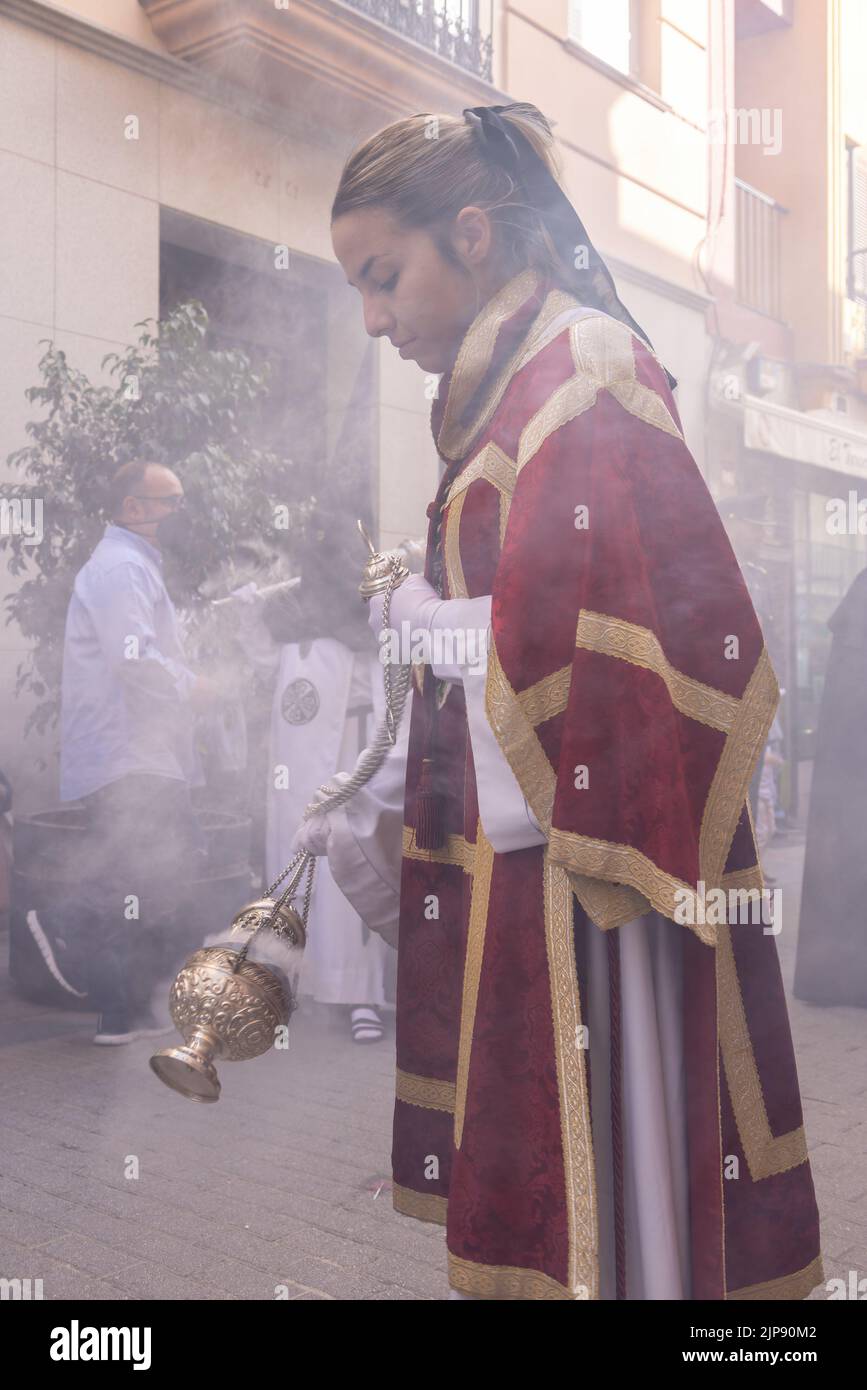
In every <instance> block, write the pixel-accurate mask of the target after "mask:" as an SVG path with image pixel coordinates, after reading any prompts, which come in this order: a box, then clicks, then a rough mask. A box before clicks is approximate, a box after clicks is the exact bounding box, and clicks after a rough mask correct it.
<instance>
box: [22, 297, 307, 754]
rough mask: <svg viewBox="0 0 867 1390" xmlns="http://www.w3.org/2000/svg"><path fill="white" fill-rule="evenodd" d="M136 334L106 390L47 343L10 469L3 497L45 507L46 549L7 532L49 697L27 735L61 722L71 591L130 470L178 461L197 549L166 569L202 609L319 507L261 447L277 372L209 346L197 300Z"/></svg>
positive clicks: (37, 670)
mask: <svg viewBox="0 0 867 1390" xmlns="http://www.w3.org/2000/svg"><path fill="white" fill-rule="evenodd" d="M135 327H136V328H140V329H142V330H143V331H142V333H141V335H140V337H139V339H138V341H137V343H136V345H135V346H131V347H129V348H127V350H126V351H125V352H124V353H122V354H118V353H108V354H107V355H106V356H105V357H104V358H103V359H102V365H103V367H105V366H106V365H108V374H109V376H110V377H111V378H112V381H111V383H110V384H103V385H94V384H93V383H92V382H91V381H90V380H89V379H88V377H87V376H86V375H85V373H84V372H81V371H79V370H77V369H76V368H75V367H73V366H72V365H71V364H70V362H69V361H68V359H67V356H66V353H65V352H63V351H60V350H59V349H57V348H56V347H55V346H54V344H53V342H50V341H48V340H45V339H43V341H48V347H47V349H46V351H45V353H44V355H43V357H42V359H41V361H40V363H39V370H40V374H41V378H42V384H41V385H39V386H33V387H30V388H29V389H28V390H27V392H26V393H25V394H26V396H27V398H28V400H29V401H31V402H32V403H33V404H36V405H39V406H40V407H42V408H43V409H42V417H41V418H40V419H39V420H38V421H33V422H30V423H29V424H28V425H27V434H28V436H29V438H30V439H31V441H32V442H31V443H30V444H28V445H26V446H25V447H24V448H21V449H18V450H16V451H15V452H14V453H12V454H11V455H10V456H9V458H8V461H7V462H8V465H9V467H10V468H12V469H13V470H16V471H18V472H20V474H21V481H20V482H16V483H14V484H13V485H11V486H8V485H7V486H6V487H4V489H3V495H4V498H5V499H7V500H8V501H9V502H12V503H13V504H14V502H15V500H16V499H19V500H20V501H21V502H25V501H26V500H27V499H30V501H31V503H32V502H33V501H39V502H41V504H42V537H41V540H40V542H39V543H38V544H33V543H32V540H31V539H29V538H28V537H27V536H26V535H23V534H14V533H13V534H4V535H0V548H2V549H3V550H4V551H5V552H6V556H7V563H8V567H9V570H10V572H11V574H13V575H15V576H23V578H22V582H21V583H20V585H19V586H18V587H17V589H16V591H15V592H14V593H12V594H10V595H8V596H7V598H6V600H5V603H6V608H7V619H6V621H7V623H12V622H14V623H16V624H17V625H18V627H19V628H20V630H21V632H22V634H23V635H24V637H25V638H26V639H27V640H28V642H29V644H30V646H29V650H28V652H27V654H26V656H25V658H24V659H23V661H22V662H21V663H20V665H19V667H18V673H17V682H16V694H19V693H21V692H22V691H26V692H28V693H29V694H30V695H31V696H32V697H34V698H35V700H36V701H37V703H36V704H35V705H34V708H33V710H32V711H31V712H30V714H29V717H28V719H27V723H26V726H25V728H26V731H28V732H29V731H30V730H31V729H36V730H37V731H38V732H43V731H45V730H46V729H47V728H50V727H51V726H52V725H53V724H54V723H55V722H56V719H57V716H58V713H59V704H60V678H61V661H62V654H63V632H64V625H65V620H66V610H67V606H68V603H69V598H70V594H71V592H72V585H73V582H74V579H75V575H76V573H77V571H78V570H79V569H80V568H81V566H82V565H83V564H84V563H85V561H86V560H87V559H88V557H89V556H90V554H91V552H92V550H93V548H94V546H95V545H96V544H97V542H98V541H99V539H100V537H101V535H102V533H103V529H104V526H105V523H106V521H107V520H108V517H107V515H106V512H105V509H104V508H105V498H106V485H107V483H108V481H109V479H110V478H111V477H112V475H113V474H114V473H115V472H116V470H117V469H118V468H120V467H121V465H122V464H124V463H127V462H129V461H131V460H133V459H147V460H151V461H154V462H158V463H164V464H167V465H168V466H169V467H171V468H173V469H174V471H175V472H176V473H177V474H178V476H179V477H180V479H181V481H182V483H183V485H184V491H185V493H186V495H187V498H188V503H189V505H188V512H189V545H188V548H187V551H186V553H185V555H184V556H183V557H182V558H181V560H180V561H179V562H176V563H174V564H172V565H171V566H169V565H167V567H166V568H167V582H168V584H169V588H170V590H171V592H172V597H173V599H174V600H175V602H176V603H178V604H179V605H181V606H183V607H185V608H187V609H192V610H193V611H194V612H195V611H196V610H197V609H198V610H200V611H203V610H204V606H205V603H206V599H205V598H204V597H203V596H202V594H201V593H200V588H201V586H202V585H203V584H204V583H205V581H206V579H207V578H208V576H209V575H214V574H216V573H222V574H231V572H232V566H233V555H234V553H235V551H236V549H237V547H238V545H239V543H241V542H247V543H252V544H253V545H254V546H255V545H256V544H257V543H259V544H261V545H262V546H264V547H266V548H270V549H271V550H276V551H279V550H280V549H281V547H285V546H286V545H287V542H288V540H289V538H290V537H291V535H292V533H293V531H294V530H295V529H296V528H297V527H303V524H304V520H305V517H306V516H307V515H308V514H309V510H310V506H311V502H312V499H310V498H309V497H308V496H305V495H303V479H302V478H301V477H300V476H299V471H298V469H297V468H296V466H295V465H294V464H293V463H292V461H291V460H290V459H289V458H287V457H282V456H280V455H279V454H277V453H275V452H273V451H270V450H265V449H261V448H258V447H256V445H255V443H254V442H253V441H254V439H255V436H256V420H257V415H258V413H259V412H260V411H261V409H262V406H263V404H264V401H265V399H266V397H267V395H268V391H269V369H268V364H267V363H263V364H261V365H257V364H254V363H253V362H252V361H251V359H250V357H249V355H248V354H247V353H246V352H245V351H243V350H240V349H230V350H226V349H220V348H218V347H215V346H212V345H210V343H209V341H208V338H209V333H208V315H207V311H206V310H205V308H204V306H203V305H202V304H201V303H200V302H199V301H197V300H190V301H188V302H187V303H184V304H181V305H179V306H178V307H177V308H176V309H174V310H173V311H172V312H171V314H169V315H168V316H167V317H166V318H165V319H164V320H162V321H160V322H159V323H157V322H156V321H155V320H153V319H146V320H144V321H142V322H141V323H138V324H136V325H135ZM278 506H279V507H280V508H281V509H282V512H281V515H280V525H279V526H275V508H276V507H278ZM5 529H9V528H5ZM12 529H13V532H14V528H12Z"/></svg>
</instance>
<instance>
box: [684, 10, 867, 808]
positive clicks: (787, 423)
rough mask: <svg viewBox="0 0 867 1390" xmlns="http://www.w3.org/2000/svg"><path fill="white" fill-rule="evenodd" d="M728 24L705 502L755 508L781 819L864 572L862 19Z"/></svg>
mask: <svg viewBox="0 0 867 1390" xmlns="http://www.w3.org/2000/svg"><path fill="white" fill-rule="evenodd" d="M732 18H733V21H734V54H733V59H734V61H733V63H732V67H731V80H730V95H729V100H728V101H727V103H726V111H725V113H724V119H723V120H722V121H721V122H720V127H719V130H718V132H717V139H716V141H715V142H713V141H712V144H711V151H712V154H715V155H716V166H717V174H716V181H717V183H718V184H719V188H720V197H719V202H718V204H717V207H718V214H717V219H716V223H715V226H714V229H713V235H714V240H715V256H714V265H713V273H712V276H711V284H712V289H713V293H714V306H713V311H712V313H711V314H710V315H709V333H710V337H711V343H712V347H711V369H710V373H709V383H708V387H709V389H708V401H709V440H710V445H709V451H708V460H707V474H708V480H709V482H710V484H711V487H712V490H713V491H714V493H715V495H716V496H717V497H718V499H721V498H724V497H725V496H726V494H728V493H738V494H757V495H760V496H761V497H763V498H764V520H765V522H766V525H765V526H764V528H759V527H757V528H756V533H755V536H756V539H755V543H754V546H753V554H752V557H751V559H752V562H753V564H754V566H755V567H756V568H757V569H758V570H759V571H760V573H761V574H762V576H763V587H764V591H765V595H766V606H767V609H768V613H767V628H766V632H767V636H768V642H769V646H770V648H771V651H772V655H773V659H774V664H775V666H776V669H777V671H778V674H779V676H780V683H781V686H782V687H783V688H784V691H785V694H784V699H783V702H782V706H781V718H782V723H783V727H784V731H785V736H786V753H787V768H786V777H785V782H784V799H785V805H786V807H787V809H788V811H789V813H790V814H791V815H792V816H794V815H796V814H797V815H800V814H803V811H804V805H803V795H802V794H801V795H800V796H799V780H800V779H799V772H805V771H808V766H806V765H808V764H809V760H810V758H811V757H812V753H813V750H814V745H815V734H816V724H817V716H818V709H819V701H820V697H821V691H822V683H823V678H824V672H825V666H826V663H827V657H828V650H829V647H830V631H829V629H828V627H827V620H828V618H829V617H830V616H831V614H832V613H833V611H834V609H835V608H836V606H837V604H838V603H839V601H840V599H841V598H842V596H843V594H844V593H845V591H846V589H847V588H848V587H849V585H850V584H851V582H852V580H853V579H854V578H855V575H856V574H857V573H858V572H859V571H860V570H861V569H863V568H864V566H865V564H867V535H865V532H867V518H864V519H863V520H862V522H861V526H860V527H859V524H858V520H859V513H858V501H859V500H860V495H861V494H864V495H865V496H867V492H865V483H864V480H865V476H867V475H865V463H867V339H865V303H867V295H865V286H867V254H865V247H867V230H865V227H867V215H865V214H867V163H865V157H864V155H865V152H867V92H865V85H864V80H863V64H864V54H865V52H867V12H865V9H864V6H863V5H860V4H859V3H858V0H854V3H853V2H852V0H810V3H809V4H807V3H804V0H737V3H736V4H735V7H734V13H733V16H732ZM850 494H853V495H854V496H850ZM864 510H867V503H865V507H864ZM853 522H854V524H853Z"/></svg>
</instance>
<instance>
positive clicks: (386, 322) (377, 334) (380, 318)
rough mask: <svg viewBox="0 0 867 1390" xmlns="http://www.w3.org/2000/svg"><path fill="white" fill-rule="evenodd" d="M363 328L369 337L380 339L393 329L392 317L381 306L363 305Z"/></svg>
mask: <svg viewBox="0 0 867 1390" xmlns="http://www.w3.org/2000/svg"><path fill="white" fill-rule="evenodd" d="M364 328H365V331H366V333H367V334H368V336H369V337H371V338H382V337H384V336H385V335H386V334H387V333H390V332H391V331H392V330H393V329H394V315H393V314H389V313H388V312H387V311H386V310H385V309H383V308H382V306H381V305H376V304H365V306H364Z"/></svg>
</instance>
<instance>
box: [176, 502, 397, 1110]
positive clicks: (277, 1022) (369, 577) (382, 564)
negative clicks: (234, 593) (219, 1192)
mask: <svg viewBox="0 0 867 1390" xmlns="http://www.w3.org/2000/svg"><path fill="white" fill-rule="evenodd" d="M358 529H359V530H360V532H361V534H362V536H363V537H364V539H365V541H366V542H367V546H368V549H369V551H370V555H369V557H368V560H367V564H366V565H365V569H364V577H363V579H362V582H361V585H360V586H359V592H360V593H361V595H362V597H363V598H365V599H370V598H372V597H373V596H374V594H384V595H385V603H384V606H383V615H382V621H383V627H384V628H386V627H388V624H389V608H390V603H391V595H392V592H393V591H394V589H395V588H396V587H397V585H398V584H401V583H403V581H404V579H406V577H407V576H408V574H409V569H408V568H407V566H406V565H405V564H404V563H403V561H402V560H401V558H400V552H393V553H389V552H380V551H377V550H376V549H375V548H374V545H373V542H372V541H371V539H370V537H369V536H368V534H367V531H366V530H365V528H364V526H363V524H362V523H361V522H360V521H359V523H358ZM383 672H384V680H385V702H386V717H385V720H384V721H383V723H382V725H381V726H380V728H379V729H378V730H377V733H376V737H375V738H374V741H373V743H372V744H371V745H370V747H369V748H366V749H365V750H364V752H363V753H362V754H361V756H360V758H359V759H358V762H357V764H356V766H355V769H354V771H353V772H352V773H351V774H350V775H349V776H348V777H344V778H343V779H342V780H341V781H340V784H339V786H337V787H333V786H329V785H327V784H326V785H324V786H322V787H320V788H319V791H318V792H317V794H316V797H315V798H314V800H313V801H312V802H311V803H310V805H309V806H308V807H307V808H306V809H305V811H304V819H305V820H307V819H309V817H310V816H313V815H317V814H321V813H327V812H328V811H331V810H334V809H335V808H336V807H338V806H342V805H343V804H344V802H346V801H348V800H349V799H350V797H352V796H354V794H355V792H356V791H358V789H359V787H362V786H364V784H365V783H366V782H369V781H370V778H371V777H372V776H373V774H374V773H375V772H376V771H377V770H378V768H379V767H381V766H382V763H383V761H384V759H385V756H386V754H387V753H388V750H389V748H390V747H391V746H392V744H393V743H394V742H395V739H396V737H397V728H398V724H399V723H400V718H401V715H402V713H403V707H404V704H405V703H406V695H407V691H408V689H409V680H410V672H411V668H410V667H409V666H399V667H396V668H394V672H393V670H392V667H391V666H389V665H385V666H384V667H383ZM315 868H316V859H315V857H314V856H313V855H312V854H309V853H308V852H307V851H306V850H299V852H298V853H297V854H296V855H295V856H294V858H293V859H292V860H291V862H290V863H289V864H287V866H286V868H285V869H284V870H283V872H282V873H281V874H280V876H279V878H277V879H276V880H275V881H274V883H272V884H271V887H270V888H269V889H268V890H267V892H266V893H265V894H264V896H263V897H261V898H257V899H256V901H255V902H252V903H248V904H247V906H246V907H243V908H242V909H241V911H240V912H239V913H238V914H237V915H236V916H235V918H234V920H233V922H232V926H231V935H232V936H243V937H244V938H245V940H244V942H243V944H242V945H241V946H240V948H236V947H235V946H234V945H233V943H231V942H225V943H221V944H218V945H213V946H203V947H202V948H201V949H200V950H198V951H194V952H193V954H192V955H191V956H190V958H189V960H188V961H187V962H186V964H185V965H184V967H183V968H182V969H181V970H180V972H179V973H178V976H177V978H176V979H175V981H174V984H173V985H172V988H171V993H170V995H169V1010H170V1012H171V1016H172V1020H173V1022H174V1024H175V1026H176V1028H177V1029H178V1032H179V1033H180V1034H181V1035H182V1037H183V1039H184V1046H183V1047H167V1048H163V1049H162V1050H161V1051H159V1052H156V1053H155V1054H154V1055H153V1057H151V1059H150V1064H151V1068H152V1069H153V1071H154V1072H155V1073H156V1075H157V1076H158V1077H159V1078H160V1080H161V1081H164V1082H165V1084H166V1085H167V1086H170V1087H171V1088H172V1090H174V1091H178V1092H180V1094H181V1095H182V1096H186V1097H187V1099H188V1100H196V1101H202V1102H213V1101H216V1100H219V1097H220V1081H219V1078H218V1077H217V1069H216V1065H215V1062H216V1060H217V1058H220V1059H222V1060H224V1061H227V1062H240V1061H246V1060H247V1058H250V1057H258V1056H260V1055H261V1054H262V1053H263V1052H267V1051H268V1049H269V1048H270V1047H271V1046H272V1044H273V1043H274V1040H275V1033H276V1029H277V1028H278V1027H280V1026H281V1025H284V1026H285V1025H286V1024H288V1022H289V1019H290V1017H291V1014H292V1012H293V1010H294V1008H295V989H296V986H297V980H298V975H299V973H300V961H301V954H302V952H303V950H304V946H305V944H306V942H307V918H308V914H309V911H310V898H311V894H312V892H313V875H314V871H315ZM305 874H306V875H307V881H306V885H305V889H304V897H303V900H302V904H301V908H300V911H299V910H298V909H297V908H296V907H294V906H293V905H292V900H293V898H294V896H295V894H296V893H297V891H298V888H299V885H300V883H301V880H302V879H303V878H304V875H305ZM287 876H289V882H288V884H287V886H286V887H285V888H284V889H283V890H282V892H281V893H280V895H279V897H275V896H274V894H275V893H276V891H277V888H278V887H279V885H280V884H281V883H282V882H283V880H284V879H285V878H286V877H287ZM255 941H259V942H260V943H261V944H262V945H263V947H264V948H267V951H268V954H269V956H270V958H271V961H270V962H269V964H267V965H266V964H263V963H262V962H260V961H256V960H250V959H249V955H248V953H249V950H250V947H251V946H252V945H253V943H254V942H255ZM275 951H276V952H277V953H279V960H280V964H279V966H278V967H277V968H272V964H274V965H276V962H275V961H274V955H275ZM281 973H282V974H283V975H284V977H285V978H286V979H287V980H288V983H289V988H288V989H287V987H286V985H285V984H284V981H283V980H282V979H281V978H280V974H281Z"/></svg>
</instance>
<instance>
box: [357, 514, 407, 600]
mask: <svg viewBox="0 0 867 1390" xmlns="http://www.w3.org/2000/svg"><path fill="white" fill-rule="evenodd" d="M358 529H359V531H360V532H361V534H362V536H363V537H364V540H365V542H366V543H367V548H368V550H369V551H370V554H369V555H368V557H367V563H366V565H365V566H364V575H363V576H362V580H361V583H360V584H359V586H358V592H359V593H360V594H361V597H362V598H363V599H364V600H365V601H366V600H367V599H371V598H373V596H374V594H384V593H385V591H386V590H387V589H396V588H397V586H398V584H402V583H403V581H404V580H405V579H406V578H407V576H408V575H409V570H408V569H407V567H406V565H405V564H404V563H403V561H402V560H401V558H400V552H399V551H388V550H377V549H376V547H375V545H374V544H373V541H372V540H371V539H370V536H369V535H368V534H367V528H366V527H365V525H364V522H363V521H359V522H358Z"/></svg>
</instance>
